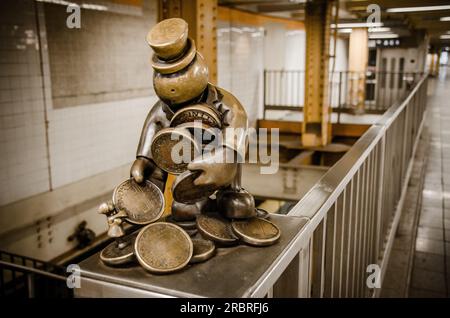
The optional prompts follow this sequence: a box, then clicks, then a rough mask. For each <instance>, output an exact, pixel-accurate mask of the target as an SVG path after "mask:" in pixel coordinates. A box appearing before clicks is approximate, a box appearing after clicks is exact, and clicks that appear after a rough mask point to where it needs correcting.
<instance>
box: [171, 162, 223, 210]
mask: <svg viewBox="0 0 450 318" xmlns="http://www.w3.org/2000/svg"><path fill="white" fill-rule="evenodd" d="M200 174H201V171H189V170H187V171H185V172H183V173H182V174H180V175H179V176H177V178H176V179H175V182H174V183H173V185H172V194H173V198H174V200H175V201H177V202H181V203H186V204H193V203H195V202H198V201H200V200H203V199H206V198H208V197H209V196H210V195H212V194H213V193H214V192H216V190H217V187H215V186H213V185H210V184H207V185H195V184H194V180H195V179H197V177H198V176H200Z"/></svg>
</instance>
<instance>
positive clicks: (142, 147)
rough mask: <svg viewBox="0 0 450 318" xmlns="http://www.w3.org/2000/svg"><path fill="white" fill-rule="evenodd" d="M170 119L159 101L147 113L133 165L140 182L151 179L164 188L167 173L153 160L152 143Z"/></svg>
mask: <svg viewBox="0 0 450 318" xmlns="http://www.w3.org/2000/svg"><path fill="white" fill-rule="evenodd" d="M168 124H169V121H168V119H167V118H166V114H165V113H164V111H163V110H162V107H161V103H160V102H157V103H156V104H155V105H154V106H153V108H152V109H151V110H150V112H149V113H148V115H147V118H146V119H145V122H144V127H143V128H142V132H141V138H140V140H139V145H138V148H137V151H136V160H135V161H134V163H133V165H132V166H131V171H130V174H131V177H132V178H134V180H135V181H136V182H138V183H141V182H143V181H144V180H146V179H149V180H150V181H152V182H153V183H155V184H156V185H157V186H158V187H160V188H161V189H162V190H164V186H165V182H166V179H167V174H166V173H165V172H164V171H163V170H161V169H160V168H158V167H157V166H156V164H155V163H154V162H153V158H152V153H151V145H152V140H153V136H154V135H155V134H156V133H157V132H158V131H159V130H161V129H162V128H164V127H166V126H168Z"/></svg>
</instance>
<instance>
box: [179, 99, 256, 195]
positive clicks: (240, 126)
mask: <svg viewBox="0 0 450 318" xmlns="http://www.w3.org/2000/svg"><path fill="white" fill-rule="evenodd" d="M220 93H221V95H222V104H221V106H220V109H219V111H220V112H221V113H222V115H223V128H222V138H221V141H220V142H221V143H220V144H219V146H220V147H218V148H217V149H215V151H214V152H212V153H210V154H206V155H205V154H204V155H203V156H202V157H201V158H197V159H195V160H194V161H192V162H191V163H190V164H189V165H188V168H189V170H201V171H202V174H201V175H200V176H199V177H198V178H197V179H196V180H195V181H194V184H196V185H203V184H213V185H215V186H217V187H222V186H227V185H230V184H231V183H232V182H233V180H234V179H235V177H236V174H237V173H238V163H239V162H244V160H245V153H246V149H247V143H248V138H247V131H248V119H247V113H246V112H245V109H244V107H243V106H242V105H241V104H240V103H239V101H238V100H237V99H236V98H235V97H234V96H233V95H231V94H230V93H228V92H226V91H225V90H220Z"/></svg>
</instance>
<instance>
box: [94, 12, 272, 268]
mask: <svg viewBox="0 0 450 318" xmlns="http://www.w3.org/2000/svg"><path fill="white" fill-rule="evenodd" d="M147 42H148V44H149V45H150V46H151V47H152V49H153V51H154V55H153V57H152V60H151V63H152V67H153V69H154V75H153V84H154V89H155V92H156V94H157V96H158V97H159V100H158V102H157V103H156V104H155V105H154V106H153V107H152V108H151V110H150V112H149V113H148V115H147V118H146V120H145V123H144V127H143V129H142V133H141V137H140V140H139V144H138V149H137V152H136V160H135V161H134V163H133V164H132V167H131V170H130V175H131V177H130V179H128V180H126V181H124V182H122V183H121V184H119V185H118V186H117V187H116V189H115V190H114V194H113V200H112V202H108V203H104V204H102V205H101V206H100V208H99V212H100V213H102V214H105V215H106V216H107V220H108V226H109V230H108V235H109V236H110V237H113V238H115V242H113V243H111V244H110V245H109V246H107V247H106V248H105V249H104V250H103V251H102V253H101V255H100V258H101V260H102V261H103V262H104V263H105V264H107V265H112V266H115V265H121V264H125V263H127V262H130V261H133V260H137V261H138V263H139V264H140V265H141V266H142V267H143V268H145V269H146V270H148V271H150V272H152V273H156V274H158V273H159V274H161V273H170V272H173V271H176V270H179V269H181V268H184V267H185V266H187V264H193V263H198V262H202V261H206V260H208V259H209V258H211V257H212V256H213V255H214V253H215V249H216V244H217V245H218V246H222V247H226V246H228V247H229V246H234V245H237V244H239V243H240V242H244V243H246V244H248V245H253V246H267V245H271V244H274V243H276V241H277V240H278V239H279V237H280V231H279V229H278V227H277V226H276V225H275V224H273V223H272V222H270V221H267V220H265V219H264V218H268V217H269V213H267V212H266V211H264V210H260V209H257V208H255V200H254V198H253V196H252V195H251V194H250V193H248V192H247V191H245V190H244V189H243V188H242V187H241V163H242V162H244V159H245V152H246V148H247V129H248V121H247V114H246V112H245V109H244V107H243V106H242V105H241V104H240V102H239V101H238V100H237V98H236V97H234V96H233V95H232V94H231V93H229V92H227V91H226V90H224V89H222V88H220V87H217V86H215V85H213V84H211V83H209V82H208V69H207V66H206V63H205V61H204V59H203V57H202V56H201V54H200V53H198V52H197V51H196V48H195V43H194V41H193V40H192V39H190V38H188V26H187V23H186V22H185V21H184V20H182V19H178V18H174V19H167V20H164V21H162V22H160V23H158V24H157V25H156V26H154V27H153V28H152V29H151V30H150V32H149V33H148V35H147ZM180 145H181V147H180ZM211 145H213V147H210V146H211ZM174 154H177V155H179V156H180V157H182V158H183V160H181V161H180V160H178V159H179V158H174ZM186 156H187V159H188V160H187V161H185V160H184V159H185V158H186ZM230 159H231V160H230ZM168 173H171V174H174V175H176V179H175V181H174V183H173V185H172V193H173V198H174V201H173V204H172V206H171V215H169V216H167V217H166V218H165V219H164V220H163V221H162V220H161V216H162V214H163V211H164V206H165V202H164V196H163V193H162V191H164V189H165V187H166V181H167V176H168ZM213 195H214V196H213ZM156 221H158V222H156ZM161 221H162V222H161ZM124 222H127V223H130V224H134V225H140V226H142V225H145V227H143V228H142V229H140V230H139V234H137V232H135V233H133V234H131V235H128V236H126V233H125V230H124V228H123V224H124ZM197 233H198V234H197ZM191 237H193V238H192V239H191ZM202 237H203V238H202ZM131 246H133V248H131Z"/></svg>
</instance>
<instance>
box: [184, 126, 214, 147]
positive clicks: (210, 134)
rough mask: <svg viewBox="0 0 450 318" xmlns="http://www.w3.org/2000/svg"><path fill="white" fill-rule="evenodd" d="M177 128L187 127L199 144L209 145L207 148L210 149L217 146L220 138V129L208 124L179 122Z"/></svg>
mask: <svg viewBox="0 0 450 318" xmlns="http://www.w3.org/2000/svg"><path fill="white" fill-rule="evenodd" d="M177 128H184V129H187V130H188V131H189V132H190V133H191V136H193V138H194V140H195V141H196V142H197V143H198V144H199V145H204V146H206V145H209V148H212V149H216V148H218V147H219V142H220V140H219V138H218V136H220V134H221V130H220V129H218V128H211V127H209V126H208V125H205V124H203V123H199V122H189V123H184V124H180V125H178V126H177ZM203 149H204V148H203Z"/></svg>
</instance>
